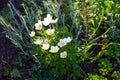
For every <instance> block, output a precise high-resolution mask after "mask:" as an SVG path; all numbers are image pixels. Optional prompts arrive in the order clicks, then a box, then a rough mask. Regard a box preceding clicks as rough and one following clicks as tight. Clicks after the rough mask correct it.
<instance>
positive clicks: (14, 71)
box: [10, 68, 21, 78]
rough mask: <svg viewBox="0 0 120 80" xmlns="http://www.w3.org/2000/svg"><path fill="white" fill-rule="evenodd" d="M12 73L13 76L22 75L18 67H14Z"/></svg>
mask: <svg viewBox="0 0 120 80" xmlns="http://www.w3.org/2000/svg"><path fill="white" fill-rule="evenodd" d="M10 75H11V77H12V78H16V77H21V75H20V72H19V71H18V70H17V69H16V68H14V69H13V70H12V71H11V73H10Z"/></svg>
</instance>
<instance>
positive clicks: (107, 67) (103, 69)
mask: <svg viewBox="0 0 120 80" xmlns="http://www.w3.org/2000/svg"><path fill="white" fill-rule="evenodd" d="M98 66H99V73H100V74H102V75H104V76H105V75H109V73H110V72H111V71H112V70H113V68H112V64H111V63H110V62H109V61H108V60H107V59H106V58H105V59H101V60H100V63H99V64H98Z"/></svg>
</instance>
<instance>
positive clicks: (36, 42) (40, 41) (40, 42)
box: [34, 39, 43, 45]
mask: <svg viewBox="0 0 120 80" xmlns="http://www.w3.org/2000/svg"><path fill="white" fill-rule="evenodd" d="M34 43H35V44H37V45H41V44H42V43H43V40H40V39H37V40H36V41H35V42H34Z"/></svg>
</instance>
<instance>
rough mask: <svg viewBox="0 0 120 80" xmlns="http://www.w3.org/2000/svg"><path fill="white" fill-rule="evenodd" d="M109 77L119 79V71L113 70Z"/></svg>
mask: <svg viewBox="0 0 120 80" xmlns="http://www.w3.org/2000/svg"><path fill="white" fill-rule="evenodd" d="M111 77H112V78H113V79H115V80H120V71H114V72H113V74H112V75H111Z"/></svg>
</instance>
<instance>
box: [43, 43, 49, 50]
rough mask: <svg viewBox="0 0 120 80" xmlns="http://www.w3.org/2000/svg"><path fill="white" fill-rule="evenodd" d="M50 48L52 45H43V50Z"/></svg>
mask: <svg viewBox="0 0 120 80" xmlns="http://www.w3.org/2000/svg"><path fill="white" fill-rule="evenodd" d="M49 47H50V44H48V43H46V44H42V49H44V50H48V49H49Z"/></svg>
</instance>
